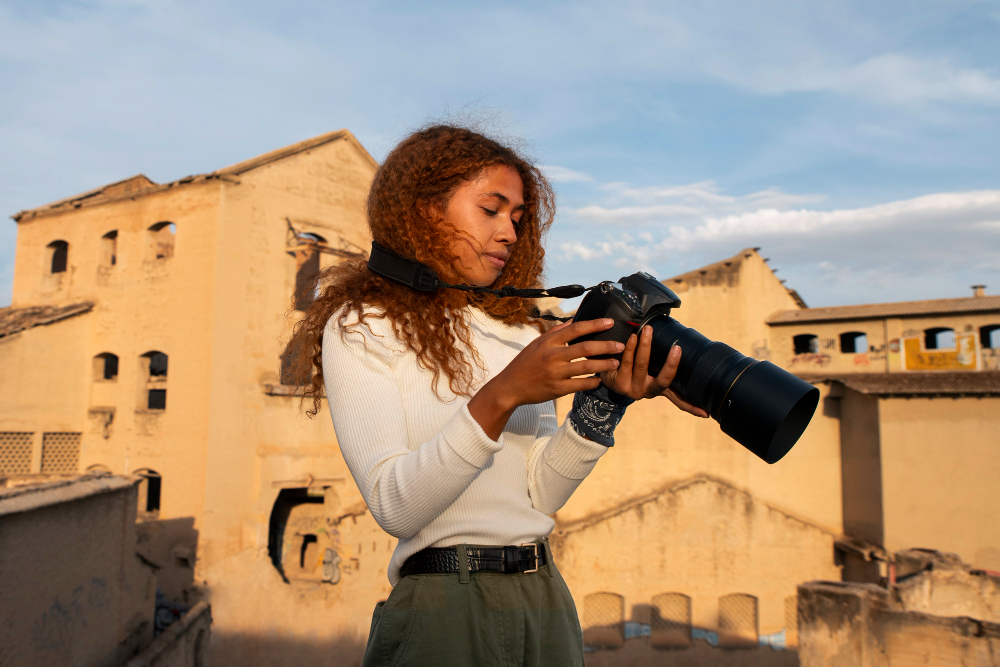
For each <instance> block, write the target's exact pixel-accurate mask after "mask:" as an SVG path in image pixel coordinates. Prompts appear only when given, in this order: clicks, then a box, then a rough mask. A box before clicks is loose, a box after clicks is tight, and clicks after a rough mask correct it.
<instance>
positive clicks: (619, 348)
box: [615, 343, 625, 352]
mask: <svg viewBox="0 0 1000 667" xmlns="http://www.w3.org/2000/svg"><path fill="white" fill-rule="evenodd" d="M624 349H625V345H624V344H622V343H615V351H616V352H621V351H622V350H624Z"/></svg>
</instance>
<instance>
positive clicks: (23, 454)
mask: <svg viewBox="0 0 1000 667" xmlns="http://www.w3.org/2000/svg"><path fill="white" fill-rule="evenodd" d="M34 435H35V434H34V433H32V432H31V431H0V474H2V473H6V474H8V475H18V474H26V473H29V472H31V444H32V440H33V439H34V438H33V436H34Z"/></svg>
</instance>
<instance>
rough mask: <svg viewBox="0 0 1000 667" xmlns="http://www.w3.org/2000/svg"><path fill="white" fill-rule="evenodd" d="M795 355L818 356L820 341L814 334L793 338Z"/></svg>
mask: <svg viewBox="0 0 1000 667" xmlns="http://www.w3.org/2000/svg"><path fill="white" fill-rule="evenodd" d="M792 344H793V345H794V347H795V354H816V353H817V352H819V339H818V338H817V337H816V336H815V335H814V334H799V335H798V336H795V337H794V338H792Z"/></svg>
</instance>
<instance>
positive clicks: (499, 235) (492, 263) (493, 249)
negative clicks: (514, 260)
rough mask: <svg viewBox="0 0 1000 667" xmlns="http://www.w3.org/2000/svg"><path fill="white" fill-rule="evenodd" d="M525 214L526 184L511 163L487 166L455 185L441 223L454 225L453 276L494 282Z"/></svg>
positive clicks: (482, 284)
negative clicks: (456, 187) (454, 258)
mask: <svg viewBox="0 0 1000 667" xmlns="http://www.w3.org/2000/svg"><path fill="white" fill-rule="evenodd" d="M523 216H524V184H523V183H522V182H521V176H520V175H519V174H518V173H517V170H516V169H514V168H513V167H508V166H497V167H487V168H486V169H484V170H483V172H482V173H481V174H480V175H479V177H478V178H476V179H475V180H472V181H469V182H467V183H464V184H462V185H461V186H459V188H458V189H457V190H455V193H454V194H453V195H452V196H451V199H450V200H449V201H448V206H447V208H446V209H445V211H444V223H445V224H444V229H445V230H449V231H450V229H455V230H457V231H458V234H457V236H456V238H454V240H453V241H452V242H451V251H452V253H454V254H455V255H456V256H457V257H458V263H457V265H455V266H452V267H451V269H452V271H453V272H454V273H455V275H454V276H451V277H450V278H451V280H459V281H461V282H463V283H466V284H469V285H475V286H477V287H488V286H489V285H492V284H493V283H494V282H495V281H496V279H497V277H499V275H500V272H501V271H502V270H503V267H504V264H506V263H507V259H508V258H509V257H510V246H512V245H514V243H515V242H516V241H517V231H516V229H517V226H518V223H520V222H521V218H522V217H523ZM449 225H450V228H449Z"/></svg>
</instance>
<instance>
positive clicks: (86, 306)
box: [0, 301, 94, 338]
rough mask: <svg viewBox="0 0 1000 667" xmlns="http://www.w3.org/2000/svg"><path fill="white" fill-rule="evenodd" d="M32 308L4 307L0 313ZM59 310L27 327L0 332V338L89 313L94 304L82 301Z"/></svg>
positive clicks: (0, 309)
mask: <svg viewBox="0 0 1000 667" xmlns="http://www.w3.org/2000/svg"><path fill="white" fill-rule="evenodd" d="M32 307H34V306H26V307H24V308H15V307H13V306H6V307H4V308H0V311H2V310H7V309H10V310H25V309H26V308H32ZM43 307H44V306H43ZM56 308H57V309H59V308H60V307H59V306H57V307H56ZM61 308H62V310H61V311H59V312H56V313H55V314H53V315H51V316H50V317H47V318H43V319H41V320H39V321H38V322H35V323H34V324H31V325H29V326H26V327H23V328H21V329H14V330H12V331H0V338H3V337H4V336H13V335H14V334H17V333H21V332H22V331H27V330H28V329H34V328H35V327H41V326H45V325H47V324H54V323H56V322H62V321H63V320H68V319H69V318H71V317H76V316H77V315H83V314H84V313H89V312H90V311H91V310H93V309H94V302H93V301H83V302H81V303H74V304H70V305H68V306H62V307H61Z"/></svg>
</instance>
